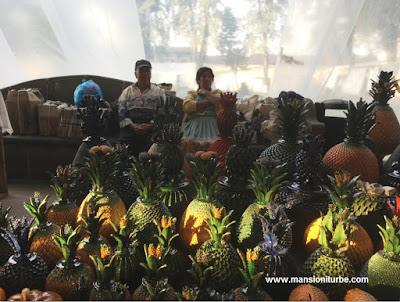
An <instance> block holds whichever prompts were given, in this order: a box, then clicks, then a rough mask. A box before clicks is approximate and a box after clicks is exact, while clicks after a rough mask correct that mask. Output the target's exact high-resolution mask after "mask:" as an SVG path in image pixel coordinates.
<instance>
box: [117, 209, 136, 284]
mask: <svg viewBox="0 0 400 302" xmlns="http://www.w3.org/2000/svg"><path fill="white" fill-rule="evenodd" d="M112 225H113V227H114V229H115V233H114V234H113V237H114V238H115V240H116V241H117V247H116V248H114V250H113V251H112V252H113V256H112V261H111V266H112V268H113V277H114V278H115V280H116V281H118V282H120V283H121V284H126V285H127V286H129V288H130V290H133V289H134V288H136V287H137V286H138V284H139V283H140V280H141V277H142V276H143V274H144V272H143V269H141V268H140V266H139V258H138V255H137V246H138V242H137V239H136V234H137V229H136V225H135V221H134V220H132V218H130V217H129V216H128V215H125V216H124V217H123V218H122V219H121V221H120V223H119V226H118V227H117V226H115V225H114V224H112Z"/></svg>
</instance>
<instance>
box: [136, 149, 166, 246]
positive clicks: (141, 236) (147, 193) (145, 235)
mask: <svg viewBox="0 0 400 302" xmlns="http://www.w3.org/2000/svg"><path fill="white" fill-rule="evenodd" d="M159 159H160V156H159V155H156V154H148V153H147V152H142V153H140V154H139V158H138V159H136V158H134V159H133V164H132V168H131V170H130V173H131V175H132V178H133V183H134V185H135V187H136V189H137V190H138V192H139V197H138V199H137V200H136V201H135V202H134V203H133V204H132V205H131V206H130V208H129V209H128V217H129V218H130V219H132V220H134V221H135V225H136V230H137V237H136V238H137V239H138V241H139V243H140V244H142V245H143V244H144V243H150V242H152V243H156V242H157V239H156V238H155V237H154V235H156V234H158V231H157V227H156V225H155V224H154V220H155V221H156V222H157V223H159V222H161V218H162V217H163V216H167V217H171V216H172V215H171V212H170V211H169V209H168V207H167V206H166V205H165V203H164V202H163V201H162V200H160V199H159V197H158V196H159V194H160V186H159V172H160V170H159Z"/></svg>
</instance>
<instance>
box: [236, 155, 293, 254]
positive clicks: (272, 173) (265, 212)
mask: <svg viewBox="0 0 400 302" xmlns="http://www.w3.org/2000/svg"><path fill="white" fill-rule="evenodd" d="M285 166H286V164H284V165H279V164H278V163H277V162H275V163H274V162H271V161H270V160H269V159H266V158H265V159H262V160H261V161H260V164H257V165H255V166H254V169H252V171H251V175H252V179H251V180H250V182H251V185H252V186H251V188H252V190H253V192H254V195H255V197H256V199H255V202H253V203H252V204H250V205H249V206H248V207H247V209H246V210H245V211H244V212H243V214H242V216H241V218H240V222H239V225H238V227H237V230H236V236H237V243H238V246H239V248H240V249H241V250H242V251H246V250H247V249H252V248H254V247H256V246H257V245H258V243H259V242H261V241H262V240H263V238H264V237H263V233H262V224H261V222H260V220H259V219H258V218H257V217H258V214H261V215H262V216H264V217H265V218H267V219H268V220H270V221H275V222H276V223H277V222H279V221H280V220H282V219H287V215H286V213H285V211H284V209H283V207H278V204H277V203H276V202H275V199H276V197H277V196H278V190H279V188H281V187H282V186H283V185H284V184H285V181H284V179H285V176H286V173H285ZM282 236H283V237H281V238H279V242H280V243H282V244H283V246H285V247H286V248H288V249H289V248H290V247H291V244H292V231H291V229H290V230H288V231H287V232H286V233H285V234H282Z"/></svg>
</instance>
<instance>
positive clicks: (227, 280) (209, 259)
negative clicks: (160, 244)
mask: <svg viewBox="0 0 400 302" xmlns="http://www.w3.org/2000/svg"><path fill="white" fill-rule="evenodd" d="M224 210H225V209H224V208H223V207H222V208H217V207H213V208H212V210H211V212H210V214H209V218H208V219H207V220H206V223H207V231H208V233H209V235H210V238H211V239H210V240H208V241H206V242H204V243H203V244H202V245H201V246H200V248H199V249H198V250H197V252H196V260H197V261H198V262H199V263H201V264H202V265H203V266H205V267H209V266H212V267H213V269H214V273H213V274H212V275H211V276H210V277H211V282H212V283H213V284H214V288H215V289H216V290H219V291H222V292H224V291H228V290H229V289H232V288H236V287H237V286H239V285H240V283H241V278H242V277H241V273H240V271H239V269H238V268H239V267H240V257H239V255H238V253H237V252H236V250H235V248H234V247H233V246H232V244H230V243H229V242H227V241H226V238H227V236H229V235H230V231H229V229H230V227H231V225H233V224H234V223H235V221H229V218H230V216H231V214H232V211H231V212H229V214H227V215H225V216H223V213H224Z"/></svg>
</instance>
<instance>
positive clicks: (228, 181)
mask: <svg viewBox="0 0 400 302" xmlns="http://www.w3.org/2000/svg"><path fill="white" fill-rule="evenodd" d="M232 134H233V139H234V140H235V144H234V145H233V146H232V147H230V148H229V150H228V153H227V154H226V177H221V178H220V179H219V181H218V186H217V188H216V190H215V195H214V196H215V198H216V199H217V200H219V201H220V202H221V204H222V205H223V206H224V207H225V208H226V209H227V211H230V210H234V212H233V214H232V220H236V221H239V219H240V217H241V216H242V214H243V212H244V211H245V210H246V208H247V207H248V206H249V205H250V204H251V203H252V202H253V201H254V199H255V196H254V192H253V191H252V190H251V188H250V183H249V180H250V178H251V169H252V168H253V166H254V160H255V156H254V152H253V150H252V149H251V148H250V142H251V139H252V137H253V130H252V129H251V128H250V127H246V126H242V127H238V126H235V127H234V128H233V132H232ZM235 233H236V231H235V232H233V233H232V236H233V237H234V238H235V236H236V234H235Z"/></svg>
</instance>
